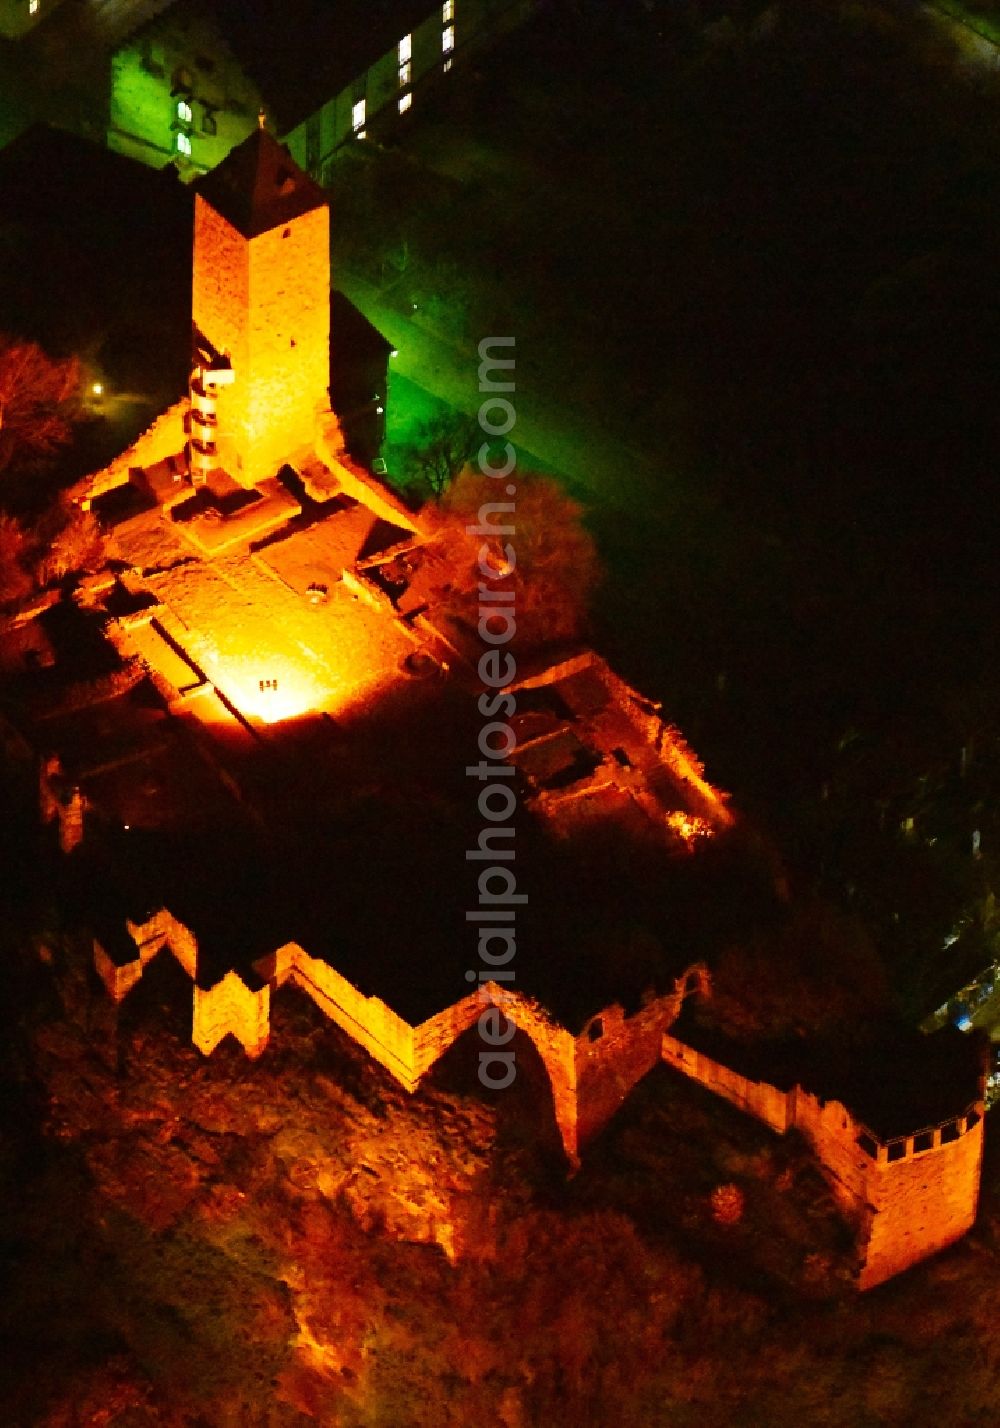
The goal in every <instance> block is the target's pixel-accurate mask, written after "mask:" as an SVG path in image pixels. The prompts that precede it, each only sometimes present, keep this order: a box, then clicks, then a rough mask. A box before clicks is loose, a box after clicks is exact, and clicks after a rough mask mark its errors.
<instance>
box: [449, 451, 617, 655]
mask: <svg viewBox="0 0 1000 1428" xmlns="http://www.w3.org/2000/svg"><path fill="white" fill-rule="evenodd" d="M498 484H499V483H498V482H496V481H494V480H491V479H490V478H489V477H486V476H483V475H481V474H480V473H479V472H476V471H473V470H470V469H468V468H467V469H466V470H464V471H463V472H462V473H461V474H460V475H459V476H458V478H457V479H456V480H455V482H454V483H453V485H452V486H451V487H450V489H449V490H448V492H447V493H446V495H445V496H444V499H443V500H442V501H441V502H440V504H439V505H437V506H429V507H427V508H425V511H424V518H425V521H426V523H427V525H428V527H429V528H430V529H431V530H433V531H434V532H435V534H436V535H437V538H438V542H439V545H440V548H441V549H442V550H443V551H444V552H445V554H446V556H447V563H446V565H447V569H448V572H449V584H448V586H447V589H443V590H442V591H441V592H440V596H441V599H442V602H443V604H444V606H445V607H446V608H448V607H450V608H451V611H452V613H453V614H454V615H456V616H458V617H459V618H461V619H463V620H465V621H466V622H467V623H473V624H474V623H475V621H476V619H477V618H478V614H477V612H478V606H479V587H480V584H481V583H482V582H483V575H482V571H481V567H480V560H481V558H483V559H485V560H486V562H487V563H488V565H489V567H490V568H491V569H492V570H495V571H496V572H497V577H496V581H497V586H498V587H501V586H502V587H506V588H509V589H511V590H512V591H513V593H514V608H515V611H516V619H517V631H518V636H519V637H520V639H521V640H523V642H524V643H525V644H526V645H541V644H546V643H551V642H553V641H557V640H566V639H573V638H575V637H576V636H578V635H580V634H581V633H582V631H583V629H584V627H585V625H586V621H587V614H588V607H589V603H590V597H591V595H592V593H593V591H594V588H595V587H596V585H597V584H598V582H599V580H600V576H601V564H600V559H599V557H598V553H597V547H596V545H595V543H594V539H593V537H592V536H591V534H590V532H589V531H588V530H587V528H586V526H585V525H584V523H583V509H582V507H581V506H579V505H578V504H577V502H576V501H574V500H573V499H572V497H570V496H568V495H567V494H566V492H565V491H564V490H563V489H562V487H561V486H560V485H559V483H558V482H557V481H555V480H553V479H552V478H551V477H549V476H537V475H532V474H529V473H525V472H522V473H520V474H519V475H518V477H517V484H516V495H515V496H514V497H513V499H512V498H511V497H510V496H508V495H505V494H504V490H505V488H504V487H503V486H500V489H499V490H498V489H497V488H498ZM497 501H504V502H509V504H510V506H511V510H510V513H509V515H508V516H507V517H506V518H505V519H504V520H503V521H499V518H497V519H498V523H500V524H504V525H508V526H511V527H512V528H513V530H512V532H511V533H509V534H500V535H497V536H492V537H483V536H479V535H473V534H470V531H469V527H470V526H475V524H476V523H477V517H478V513H479V510H480V507H482V506H483V505H484V504H485V503H490V502H497ZM484 547H485V552H484Z"/></svg>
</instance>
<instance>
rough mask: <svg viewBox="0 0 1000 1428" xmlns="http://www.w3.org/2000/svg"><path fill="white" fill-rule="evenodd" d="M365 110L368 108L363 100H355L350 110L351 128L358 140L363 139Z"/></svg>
mask: <svg viewBox="0 0 1000 1428" xmlns="http://www.w3.org/2000/svg"><path fill="white" fill-rule="evenodd" d="M367 109H368V106H367V104H366V103H365V101H364V100H363V99H358V100H356V102H355V104H354V106H353V108H352V109H351V128H352V129H353V130H354V132H355V134H357V135H358V137H359V138H361V137H363V135H364V127H365V113H366V111H367Z"/></svg>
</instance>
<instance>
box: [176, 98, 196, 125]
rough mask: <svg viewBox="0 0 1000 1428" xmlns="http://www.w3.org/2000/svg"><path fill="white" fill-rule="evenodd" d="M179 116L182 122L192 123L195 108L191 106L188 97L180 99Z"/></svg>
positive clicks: (178, 102) (178, 104)
mask: <svg viewBox="0 0 1000 1428" xmlns="http://www.w3.org/2000/svg"><path fill="white" fill-rule="evenodd" d="M177 117H178V119H179V120H180V121H181V123H182V124H190V123H191V120H192V119H193V118H194V110H193V109H192V108H191V106H190V104H189V103H188V102H187V100H186V99H178V101H177Z"/></svg>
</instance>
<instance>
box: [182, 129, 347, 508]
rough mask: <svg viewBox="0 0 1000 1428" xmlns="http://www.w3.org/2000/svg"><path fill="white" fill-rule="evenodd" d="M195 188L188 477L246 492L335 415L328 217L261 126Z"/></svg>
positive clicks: (313, 188) (319, 195)
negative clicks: (213, 478) (208, 477)
mask: <svg viewBox="0 0 1000 1428" xmlns="http://www.w3.org/2000/svg"><path fill="white" fill-rule="evenodd" d="M194 189H195V215H194V282H193V296H192V321H193V328H194V331H193V340H194V355H193V363H194V368H195V371H194V375H193V378H192V427H191V435H192V442H191V455H192V474H193V475H194V476H195V478H196V479H197V477H198V475H199V474H200V475H201V476H202V478H203V477H204V475H205V474H206V471H207V469H208V468H211V467H215V466H220V467H222V468H223V469H224V470H225V471H227V472H228V474H229V475H230V476H232V477H234V478H235V479H236V480H237V481H239V482H240V483H241V485H244V486H248V487H249V486H254V485H256V484H257V483H258V482H259V481H262V480H264V479H265V478H266V477H268V476H272V475H273V474H274V473H275V471H277V470H278V468H279V467H280V466H281V465H282V464H283V463H284V462H285V461H286V460H287V459H288V457H289V456H291V455H292V454H293V453H295V452H296V451H298V450H300V449H301V448H302V447H304V446H312V444H313V442H314V440H315V434H316V422H317V417H318V415H319V414H320V413H321V412H322V411H325V410H327V409H328V408H329V401H330V398H329V381H330V211H329V207H328V205H327V200H326V196H325V194H324V193H323V191H322V189H321V188H319V187H318V185H316V184H315V183H314V182H313V181H312V179H311V178H309V176H308V175H307V174H304V173H303V172H302V170H301V169H300V168H298V167H297V165H296V164H295V162H294V161H293V159H292V158H291V157H290V155H289V154H288V151H287V150H286V149H285V148H283V147H282V145H281V144H279V143H278V142H277V140H276V139H274V138H273V137H272V136H271V135H270V134H269V133H268V132H267V131H266V130H265V129H264V127H263V120H262V121H261V126H260V128H258V129H257V130H256V131H255V132H254V133H253V134H251V135H250V137H249V138H248V139H246V140H244V142H243V143H242V144H239V145H238V146H237V147H236V148H235V149H233V150H232V151H231V153H230V154H229V155H228V156H227V157H226V158H225V159H223V161H222V163H221V164H219V166H218V167H217V168H215V169H213V170H212V171H211V173H208V174H206V175H205V176H204V178H202V179H199V180H198V182H197V183H196V184H195V185H194Z"/></svg>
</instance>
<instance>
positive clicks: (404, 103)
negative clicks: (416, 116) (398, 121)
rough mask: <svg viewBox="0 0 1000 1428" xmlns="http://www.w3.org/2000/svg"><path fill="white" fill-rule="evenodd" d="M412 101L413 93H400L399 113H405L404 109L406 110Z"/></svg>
mask: <svg viewBox="0 0 1000 1428" xmlns="http://www.w3.org/2000/svg"><path fill="white" fill-rule="evenodd" d="M412 103H413V95H412V94H401V95H400V96H399V112H400V114H405V113H406V111H407V109H409V107H410V105H411V104H412Z"/></svg>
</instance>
